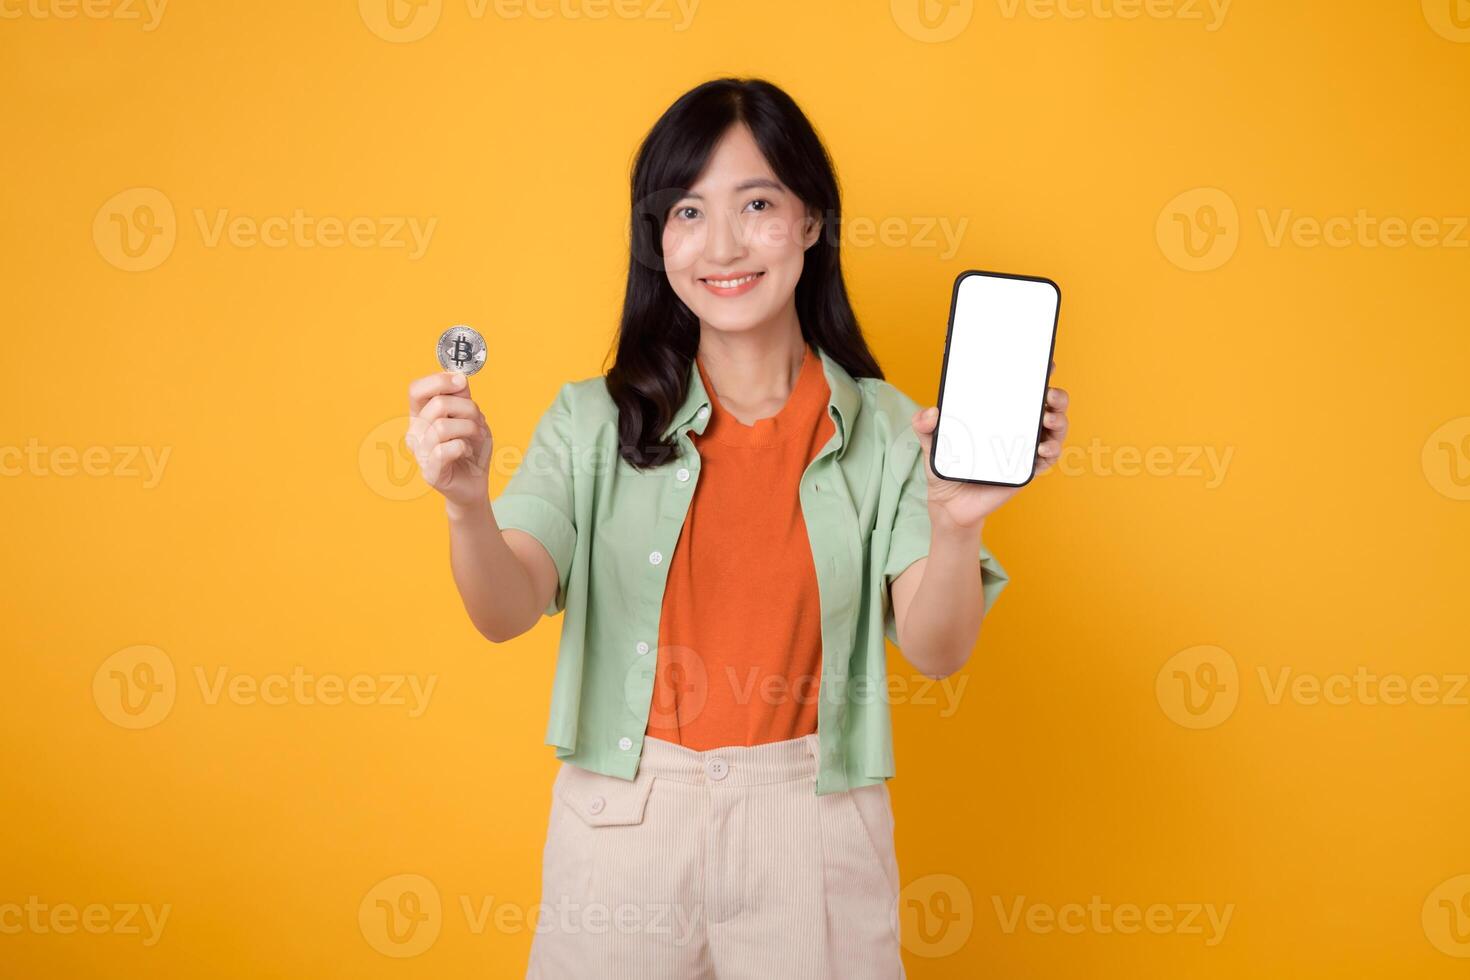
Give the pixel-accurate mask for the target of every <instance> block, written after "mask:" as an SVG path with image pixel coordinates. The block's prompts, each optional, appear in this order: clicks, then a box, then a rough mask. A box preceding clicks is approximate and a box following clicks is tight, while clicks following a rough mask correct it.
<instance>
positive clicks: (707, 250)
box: [704, 209, 747, 265]
mask: <svg viewBox="0 0 1470 980" xmlns="http://www.w3.org/2000/svg"><path fill="white" fill-rule="evenodd" d="M746 248H747V243H746V241H745V226H744V225H743V224H741V222H740V216H739V215H738V214H736V213H735V212H734V211H730V210H726V209H721V210H715V211H712V212H711V213H710V225H709V236H708V237H707V238H706V239H705V243H704V257H705V258H706V259H707V260H709V262H710V263H711V264H714V265H725V264H728V263H729V262H731V261H733V260H735V259H738V258H740V257H741V256H742V255H744V254H745V252H746Z"/></svg>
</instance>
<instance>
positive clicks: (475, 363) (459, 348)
mask: <svg viewBox="0 0 1470 980" xmlns="http://www.w3.org/2000/svg"><path fill="white" fill-rule="evenodd" d="M435 353H437V354H438V355H439V366H440V367H442V368H443V369H444V370H446V371H458V372H460V373H461V374H463V375H464V376H465V377H469V376H470V375H472V374H474V373H475V372H476V371H478V370H480V368H482V367H484V366H485V338H484V337H481V336H480V335H479V334H478V333H476V332H475V331H474V330H473V329H472V328H470V327H466V326H464V325H462V324H461V325H459V326H454V327H450V328H449V329H448V330H446V331H444V332H443V333H442V334H440V335H439V344H438V346H437V348H436V349H435Z"/></svg>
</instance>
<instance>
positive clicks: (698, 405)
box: [664, 347, 863, 450]
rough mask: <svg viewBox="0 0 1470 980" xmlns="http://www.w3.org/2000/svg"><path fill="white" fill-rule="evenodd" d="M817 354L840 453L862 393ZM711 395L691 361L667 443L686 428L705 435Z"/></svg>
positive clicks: (844, 372) (666, 434) (824, 355)
mask: <svg viewBox="0 0 1470 980" xmlns="http://www.w3.org/2000/svg"><path fill="white" fill-rule="evenodd" d="M816 350H817V354H818V355H819V356H820V357H821V359H822V374H823V375H825V376H826V378H827V389H828V391H829V394H828V396H827V412H828V414H835V415H836V416H837V420H836V426H837V448H838V449H839V450H840V449H841V448H842V446H843V445H844V444H845V443H846V442H847V434H848V432H849V431H851V429H852V424H853V422H854V421H855V420H856V419H857V414H858V409H859V407H860V406H861V405H862V401H863V399H862V393H861V392H860V391H859V389H858V383H857V381H855V380H854V379H853V377H852V375H850V374H848V373H847V370H846V369H845V368H844V367H843V366H842V365H841V364H838V363H837V362H836V361H834V360H833V359H832V358H831V357H829V356H828V355H827V352H826V351H824V350H822V349H821V348H820V347H818V348H816ZM709 407H710V403H709V393H708V392H706V391H705V390H704V381H703V379H701V378H700V376H699V368H698V367H696V366H695V364H694V359H693V358H690V359H689V384H688V388H687V389H686V391H685V395H684V402H683V404H681V405H680V406H679V410H678V411H676V412H675V413H674V418H673V421H671V422H670V423H669V424H668V427H667V428H665V429H664V438H665V439H667V438H668V437H669V436H670V435H672V434H673V433H674V432H676V431H683V430H685V429H686V428H688V429H693V430H694V431H695V432H696V433H699V434H701V435H703V434H704V429H705V426H706V425H708V424H709V418H710V413H709V412H707V411H706V412H705V413H704V417H703V418H701V417H700V415H699V412H700V409H708V408H709Z"/></svg>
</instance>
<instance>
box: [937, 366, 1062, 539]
mask: <svg viewBox="0 0 1470 980" xmlns="http://www.w3.org/2000/svg"><path fill="white" fill-rule="evenodd" d="M1067 401H1068V398H1067V392H1066V391H1065V390H1063V389H1061V388H1047V389H1046V410H1045V411H1044V412H1043V413H1042V416H1041V425H1042V441H1041V442H1040V444H1038V445H1037V447H1036V473H1037V475H1038V476H1039V475H1040V474H1042V473H1045V472H1046V471H1047V470H1049V469H1051V467H1052V465H1053V464H1055V463H1056V461H1057V459H1058V458H1059V457H1060V456H1061V453H1062V441H1063V440H1064V439H1066V437H1067ZM938 422H939V409H938V408H935V407H932V406H931V407H930V408H925V409H921V410H920V411H918V412H916V413H915V414H914V418H913V426H914V432H915V433H917V434H918V437H919V446H920V448H921V451H922V452H923V454H924V471H925V472H926V473H927V474H928V475H929V512H930V515H931V516H933V517H939V516H942V517H944V518H945V519H946V520H947V521H948V522H949V523H950V524H953V525H957V526H959V527H973V526H975V525H978V524H979V523H980V522H981V521H983V520H985V518H986V517H988V516H989V515H990V514H991V513H992V512H994V511H995V509H996V508H997V507H999V506H1000V505H1001V504H1003V503H1005V502H1006V501H1007V500H1010V499H1011V497H1013V496H1015V493H1016V491H1017V490H1019V489H1021V488H1020V487H997V486H992V485H990V484H988V483H962V482H960V481H957V480H945V479H943V478H941V477H937V476H935V475H934V467H933V466H932V465H930V446H931V444H932V443H933V439H934V426H935V425H936V424H938Z"/></svg>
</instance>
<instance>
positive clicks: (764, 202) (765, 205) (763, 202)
mask: <svg viewBox="0 0 1470 980" xmlns="http://www.w3.org/2000/svg"><path fill="white" fill-rule="evenodd" d="M756 204H760V205H763V206H762V207H760V208H757V209H756V210H758V211H765V210H767V209H768V208H770V206H771V202H770V201H767V200H766V199H765V198H763V197H758V198H756V199H755V200H754V201H751V202H750V204H748V205H746V207H751V206H753V205H756Z"/></svg>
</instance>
